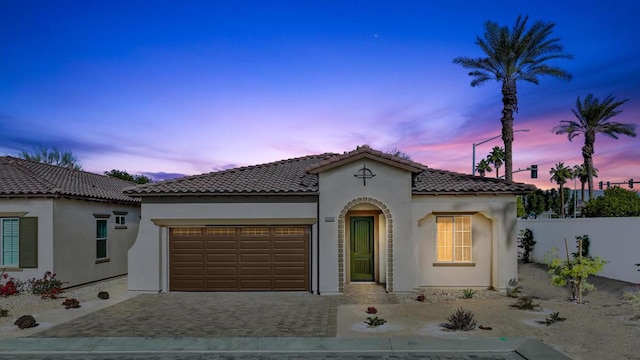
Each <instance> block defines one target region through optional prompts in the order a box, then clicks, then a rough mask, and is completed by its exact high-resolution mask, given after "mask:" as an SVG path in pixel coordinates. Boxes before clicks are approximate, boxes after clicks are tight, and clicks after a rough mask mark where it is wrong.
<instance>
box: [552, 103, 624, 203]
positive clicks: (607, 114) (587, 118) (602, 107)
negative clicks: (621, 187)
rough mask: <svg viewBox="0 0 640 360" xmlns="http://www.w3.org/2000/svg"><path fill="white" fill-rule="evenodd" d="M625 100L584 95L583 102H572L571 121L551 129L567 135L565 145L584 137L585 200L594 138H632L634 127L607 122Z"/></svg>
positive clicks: (591, 172)
mask: <svg viewBox="0 0 640 360" xmlns="http://www.w3.org/2000/svg"><path fill="white" fill-rule="evenodd" d="M627 100H628V99H625V100H622V101H616V100H615V99H614V97H613V96H612V95H608V96H607V97H606V98H605V99H604V100H602V102H600V100H599V99H598V98H597V97H594V96H593V94H589V95H587V97H586V98H585V99H584V102H581V101H580V97H579V96H578V100H577V101H576V108H575V109H572V110H571V111H572V112H573V115H575V116H576V118H577V119H578V121H575V120H562V121H560V125H559V126H556V127H555V128H553V131H554V132H555V133H556V134H557V135H560V134H567V137H568V138H569V141H571V140H573V138H575V137H576V136H578V135H580V134H583V135H584V146H583V147H582V158H583V159H584V166H585V167H586V169H587V181H588V183H589V200H591V199H593V177H594V174H593V154H594V153H595V149H594V145H595V142H596V134H597V133H601V134H604V135H606V136H608V137H610V138H614V139H616V140H617V139H618V136H619V135H627V136H631V137H635V136H636V132H635V130H636V125H635V124H623V123H619V122H616V121H610V119H611V118H612V117H614V116H616V115H618V114H620V113H621V112H622V110H620V109H618V107H619V106H621V105H622V104H624V103H625V102H627Z"/></svg>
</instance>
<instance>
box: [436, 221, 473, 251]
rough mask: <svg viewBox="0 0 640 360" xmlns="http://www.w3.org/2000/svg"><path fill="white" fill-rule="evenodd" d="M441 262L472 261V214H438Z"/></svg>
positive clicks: (437, 223) (438, 246)
mask: <svg viewBox="0 0 640 360" xmlns="http://www.w3.org/2000/svg"><path fill="white" fill-rule="evenodd" d="M436 228H437V253H438V255H437V259H438V261H439V262H471V248H472V247H471V216H438V217H436Z"/></svg>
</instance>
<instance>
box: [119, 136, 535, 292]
mask: <svg viewBox="0 0 640 360" xmlns="http://www.w3.org/2000/svg"><path fill="white" fill-rule="evenodd" d="M534 189H535V187H534V186H533V185H527V184H521V183H513V182H505V181H504V180H498V179H492V178H482V177H477V176H471V175H465V174H459V173H454V172H449V171H443V170H436V169H431V168H429V167H427V166H425V165H422V164H419V163H416V162H413V161H409V160H405V159H402V158H400V157H396V156H392V155H389V154H385V153H383V152H380V151H376V150H374V149H371V148H370V147H368V146H366V145H365V146H361V147H358V148H357V149H356V150H354V151H351V152H346V153H344V154H329V153H327V154H321V155H311V156H305V157H300V158H295V159H288V160H282V161H277V162H273V163H267V164H262V165H255V166H247V167H241V168H236V169H230V170H224V171H218V172H212V173H208V174H202V175H196V176H189V177H184V178H180V179H174V180H168V181H164V182H160V183H156V184H147V185H141V186H138V187H136V188H131V189H127V190H125V193H126V194H128V195H131V196H136V197H140V198H141V199H142V219H141V221H140V230H139V232H138V238H137V239H136V242H135V244H134V245H133V246H132V247H131V250H130V251H129V280H128V281H129V289H130V290H132V291H149V292H156V291H216V290H219V291H239V290H252V291H254V290H259V291H274V290H277V291H280V290H299V291H309V292H313V293H317V294H322V295H328V294H339V293H340V292H342V291H343V289H344V285H345V284H348V283H356V282H361V283H380V284H384V286H385V287H386V290H387V291H389V292H407V291H412V290H413V289H415V288H417V287H422V286H427V287H465V288H466V287H470V288H495V289H504V288H505V286H506V284H507V282H508V281H509V279H511V278H514V277H516V276H517V245H516V236H517V234H516V195H520V194H527V193H530V192H531V191H533V190H534Z"/></svg>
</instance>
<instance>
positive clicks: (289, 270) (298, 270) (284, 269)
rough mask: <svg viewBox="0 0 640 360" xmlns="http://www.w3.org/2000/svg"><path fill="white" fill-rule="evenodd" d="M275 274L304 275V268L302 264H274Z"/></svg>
mask: <svg viewBox="0 0 640 360" xmlns="http://www.w3.org/2000/svg"><path fill="white" fill-rule="evenodd" d="M273 270H274V272H273V273H274V274H275V275H283V276H291V275H294V276H295V275H299V276H305V275H306V269H305V267H304V266H276V267H274V269H273Z"/></svg>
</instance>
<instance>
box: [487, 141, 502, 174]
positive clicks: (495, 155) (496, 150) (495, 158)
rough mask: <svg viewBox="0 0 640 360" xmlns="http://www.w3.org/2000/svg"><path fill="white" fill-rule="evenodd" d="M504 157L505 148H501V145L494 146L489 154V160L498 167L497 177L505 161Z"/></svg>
mask: <svg viewBox="0 0 640 360" xmlns="http://www.w3.org/2000/svg"><path fill="white" fill-rule="evenodd" d="M504 158H505V152H504V148H501V147H499V146H494V147H493V149H491V152H490V153H489V155H487V161H488V162H489V163H491V164H493V166H495V167H496V179H497V178H499V176H498V175H499V170H500V166H502V164H503V163H504Z"/></svg>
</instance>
